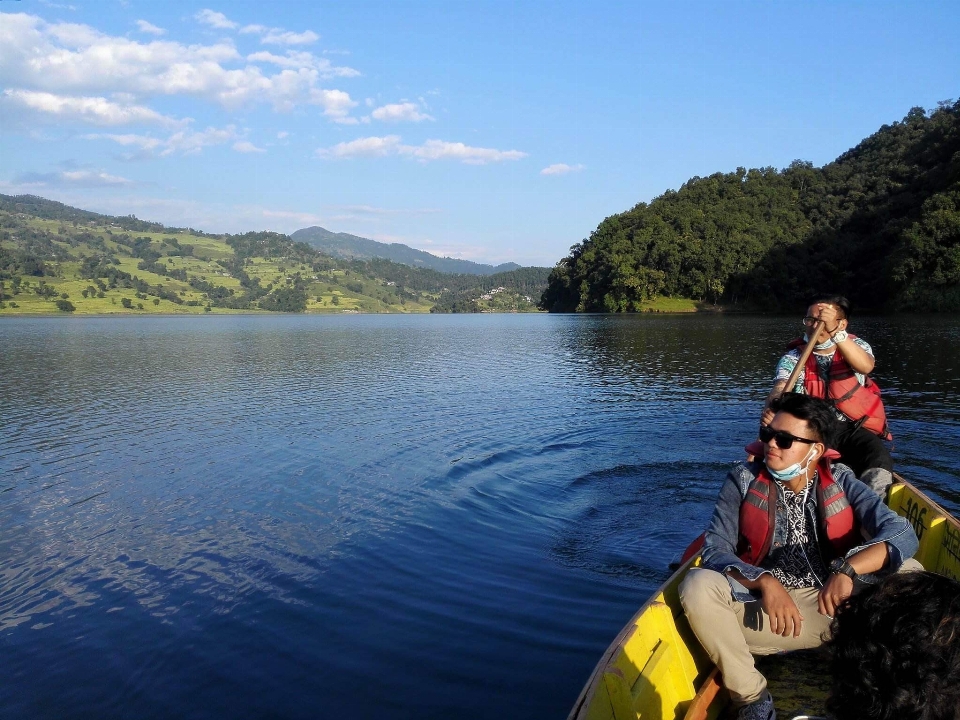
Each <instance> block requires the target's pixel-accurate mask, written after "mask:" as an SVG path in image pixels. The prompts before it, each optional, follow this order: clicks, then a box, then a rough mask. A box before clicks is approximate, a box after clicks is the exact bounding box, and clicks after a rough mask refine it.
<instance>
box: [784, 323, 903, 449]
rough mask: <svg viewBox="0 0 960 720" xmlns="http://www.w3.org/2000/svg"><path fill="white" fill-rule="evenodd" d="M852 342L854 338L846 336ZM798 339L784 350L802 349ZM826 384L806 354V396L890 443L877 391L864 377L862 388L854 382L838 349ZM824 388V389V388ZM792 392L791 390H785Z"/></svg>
mask: <svg viewBox="0 0 960 720" xmlns="http://www.w3.org/2000/svg"><path fill="white" fill-rule="evenodd" d="M849 337H850V339H851V340H852V339H854V338H855V337H856V335H850V336H849ZM805 344H806V343H804V341H803V340H802V339H799V338H798V339H796V340H793V341H791V342H790V343H789V344H788V345H787V349H788V350H794V349H796V348H800V347H802V346H804V345H805ZM828 379H829V382H827V383H824V382H823V378H821V377H820V373H819V371H818V370H817V359H816V358H815V357H814V356H813V353H810V357H808V358H807V364H806V365H805V366H804V378H803V388H804V390H805V391H806V393H807V395H811V396H813V397H816V398H821V399H825V400H829V401H830V402H832V403H833V405H834V406H835V407H836V408H837V410H839V411H840V412H842V413H843V414H844V415H846V416H847V417H848V418H850V419H851V420H853V421H854V422H857V421H859V420H861V419H862V422H861V425H862V426H863V427H865V428H866V429H867V430H869V431H870V432H872V433H874V434H875V435H879V436H880V437H882V438H883V439H884V440H892V439H893V435H891V434H890V429H889V428H888V427H887V413H886V411H885V410H884V409H883V401H882V400H881V399H880V388H879V387H877V384H876V383H875V382H874V381H873V380H872V379H871V378H870V377H869V376H864V380H863V385H861V384H860V381H859V380H857V375H856V373H855V372H854V370H853V368H852V367H850V364H849V363H848V362H847V361H846V360H844V359H843V355H842V354H841V353H840V351H839V350H837V351H835V352H834V353H833V362H831V363H830V370H829V372H828ZM825 385H826V387H824V386H825ZM787 390H788V391H789V390H792V388H787Z"/></svg>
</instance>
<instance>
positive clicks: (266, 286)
mask: <svg viewBox="0 0 960 720" xmlns="http://www.w3.org/2000/svg"><path fill="white" fill-rule="evenodd" d="M530 270H536V271H539V272H534V273H533V275H534V276H535V280H538V281H539V282H535V281H531V279H530V273H529V271H530ZM514 272H517V273H519V276H517V277H516V278H515V277H513V274H512V273H505V274H503V275H502V276H491V277H498V278H499V280H500V284H501V285H503V286H504V287H505V290H504V291H501V292H500V293H498V296H497V302H489V301H485V300H483V299H482V298H481V295H483V294H484V293H485V292H487V291H488V289H489V288H488V284H489V282H488V281H489V278H487V277H478V276H476V275H449V274H444V273H438V272H435V271H431V270H422V269H418V268H411V267H408V266H405V265H401V264H397V263H393V262H390V261H387V260H379V259H378V260H371V261H359V260H353V261H348V260H338V259H336V258H332V257H330V256H328V255H324V254H322V253H320V252H318V251H317V250H316V249H315V248H312V247H310V246H309V245H306V244H304V243H298V242H294V241H293V240H291V238H289V237H288V236H286V235H281V234H279V233H269V232H257V233H246V234H243V235H210V234H206V233H203V232H201V231H198V230H193V229H189V228H167V227H164V226H162V225H160V224H157V223H150V222H146V221H143V220H139V219H137V218H135V217H133V216H129V217H111V216H106V215H99V214H96V213H91V212H87V211H84V210H79V209H77V208H72V207H69V206H67V205H63V204H62V203H58V202H54V201H50V200H46V199H43V198H38V197H34V196H17V197H11V196H6V195H0V315H13V314H35V313H78V314H83V313H91V314H98V313H205V312H221V313H223V312H330V313H344V312H364V313H373V312H403V313H410V312H431V311H437V312H449V311H451V308H450V307H449V306H450V305H451V301H450V300H449V298H450V297H452V296H454V295H456V296H457V297H463V298H470V299H471V300H475V304H474V305H473V306H471V308H470V311H485V310H486V311H535V310H536V307H535V302H530V301H529V300H528V299H527V297H531V298H533V300H534V301H535V300H536V299H537V298H538V297H539V295H540V293H541V292H542V291H543V288H544V287H545V286H546V278H547V274H548V273H549V270H547V269H546V268H537V269H522V270H519V271H514ZM531 282H532V284H531Z"/></svg>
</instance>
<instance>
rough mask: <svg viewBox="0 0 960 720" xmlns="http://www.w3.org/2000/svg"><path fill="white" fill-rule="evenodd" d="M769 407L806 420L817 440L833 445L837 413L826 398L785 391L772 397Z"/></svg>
mask: <svg viewBox="0 0 960 720" xmlns="http://www.w3.org/2000/svg"><path fill="white" fill-rule="evenodd" d="M770 409H771V410H773V411H774V412H775V413H777V412H785V413H789V414H790V415H793V416H794V417H795V418H799V419H801V420H804V421H806V423H807V426H808V427H809V428H810V429H811V430H812V431H813V434H814V436H815V437H816V439H817V440H819V441H820V442H822V443H823V444H824V445H826V446H827V447H829V448H832V447H835V444H834V443H835V441H836V435H837V415H836V413H835V412H834V409H833V405H831V404H830V403H828V402H827V401H826V400H821V399H820V398H815V397H813V396H811V395H803V394H802V393H793V392H785V393H783V394H781V395H780V396H779V397H776V398H774V399H773V401H772V402H771V403H770Z"/></svg>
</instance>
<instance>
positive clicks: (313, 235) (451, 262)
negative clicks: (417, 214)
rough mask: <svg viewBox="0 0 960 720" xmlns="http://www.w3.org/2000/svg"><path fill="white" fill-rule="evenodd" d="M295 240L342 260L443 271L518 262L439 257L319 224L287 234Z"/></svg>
mask: <svg viewBox="0 0 960 720" xmlns="http://www.w3.org/2000/svg"><path fill="white" fill-rule="evenodd" d="M290 238H291V239H292V240H294V241H295V242H305V243H307V244H308V245H310V246H311V247H314V248H316V249H318V250H320V251H321V252H324V253H326V254H328V255H332V256H333V257H338V258H342V259H345V260H370V259H373V258H383V259H384V260H391V261H393V262H396V263H400V264H402V265H409V266H411V267H420V268H428V269H430V270H436V271H438V272H444V273H458V274H463V275H494V274H496V273H501V272H509V271H511V270H516V269H518V268H520V267H521V266H520V265H518V264H517V263H514V262H508V263H502V264H500V265H488V264H485V263H477V262H473V261H472V260H459V259H457V258H448V257H440V256H439V255H434V254H432V253H428V252H426V251H425V250H417V249H416V248H412V247H410V246H409V245H403V244H402V243H382V242H378V241H377V240H371V239H370V238H365V237H361V236H359V235H351V234H349V233H335V232H333V231H331V230H327V229H326V228H323V227H320V226H319V225H312V226H310V227H307V228H301V229H300V230H296V231H295V232H293V233H291V234H290Z"/></svg>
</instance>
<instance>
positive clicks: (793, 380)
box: [747, 320, 827, 462]
mask: <svg viewBox="0 0 960 720" xmlns="http://www.w3.org/2000/svg"><path fill="white" fill-rule="evenodd" d="M826 324H827V323H826V321H824V320H817V324H816V327H814V328H813V332H811V333H810V339H809V340H807V346H806V347H805V348H804V349H803V352H802V353H800V359H799V360H797V365H796V367H794V368H793V372H792V373H790V377H789V379H788V380H787V384H786V385H785V386H784V387H783V392H793V387H794V386H795V385H796V384H797V378H799V377H800V373H801V372H803V368H804V367H806V364H807V358H809V357H810V353H812V352H813V347H814V345H816V344H817V337H819V335H820V331H821V330H823V328H824V327H825V326H826ZM755 459H756V458H754V456H753V455H747V462H753V461H754V460H755Z"/></svg>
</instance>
